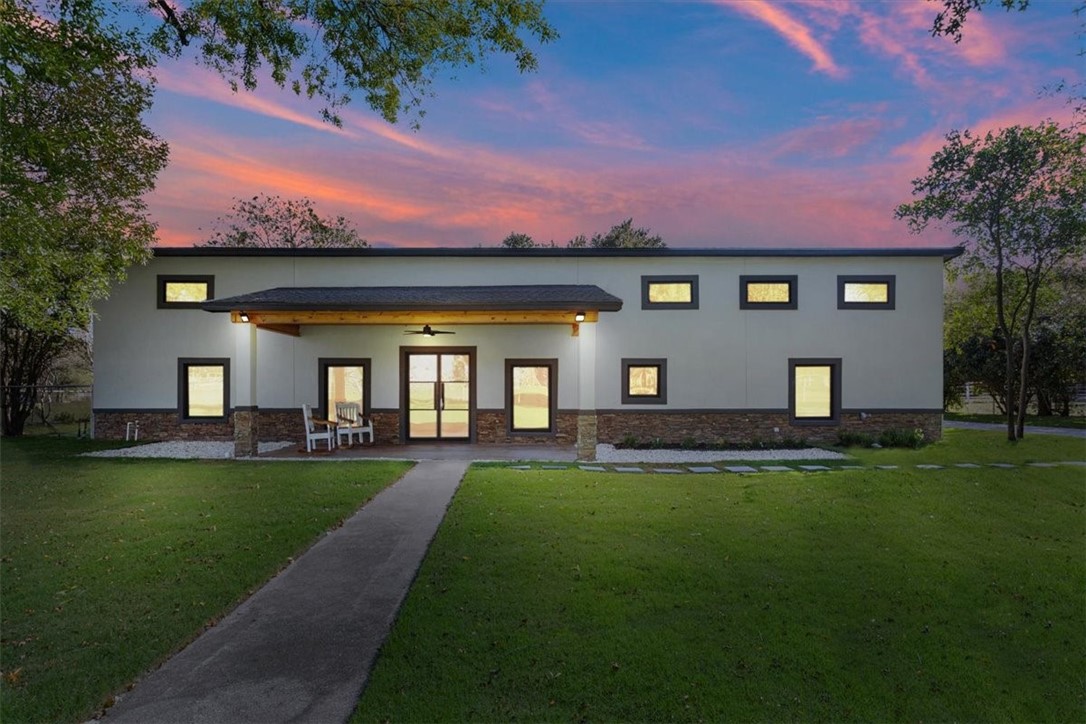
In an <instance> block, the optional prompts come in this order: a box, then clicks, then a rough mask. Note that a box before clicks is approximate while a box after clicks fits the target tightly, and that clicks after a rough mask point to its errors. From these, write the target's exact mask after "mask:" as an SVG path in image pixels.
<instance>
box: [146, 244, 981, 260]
mask: <svg viewBox="0 0 1086 724" xmlns="http://www.w3.org/2000/svg"><path fill="white" fill-rule="evenodd" d="M153 251H154V255H155V256H156V257H287V258H290V257H359V258H366V257H370V258H373V257H401V258H412V257H445V258H448V257H474V258H480V257H489V258H500V259H551V258H569V259H577V258H612V259H614V258H629V257H634V258H637V257H673V258H684V257H931V256H938V257H942V258H943V260H944V261H950V260H951V259H954V258H955V257H958V256H960V255H961V254H962V252H963V251H964V249H963V248H962V247H960V246H950V247H896V248H895V247H882V248H877V249H868V248H860V247H850V248H833V249H811V248H796V249H689V248H684V249H565V248H551V247H545V248H541V249H502V248H472V249H463V248H442V247H427V248H411V249H399V248H365V249H341V248H336V249H279V248H276V249H265V248H258V249H254V248H237V247H218V246H215V247H211V246H203V247H195V246H186V247H155V248H154V250H153Z"/></svg>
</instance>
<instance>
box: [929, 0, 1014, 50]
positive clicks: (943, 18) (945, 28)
mask: <svg viewBox="0 0 1086 724" xmlns="http://www.w3.org/2000/svg"><path fill="white" fill-rule="evenodd" d="M1029 1H1030V0H998V2H999V4H1000V5H1002V6H1003V8H1004V9H1006V10H1007V11H1010V10H1015V9H1017V10H1018V11H1019V12H1021V11H1022V10H1025V9H1026V8H1028V7H1029ZM991 4H992V0H943V9H942V10H941V11H939V14H938V15H936V16H935V22H934V23H933V24H932V26H931V34H932V35H945V36H947V37H949V38H953V39H954V42H955V43H960V42H961V41H962V28H963V27H965V21H966V19H967V18H968V17H969V14H970V13H971V12H973V11H975V10H976V11H979V10H980V9H981V8H982V7H984V6H985V5H991Z"/></svg>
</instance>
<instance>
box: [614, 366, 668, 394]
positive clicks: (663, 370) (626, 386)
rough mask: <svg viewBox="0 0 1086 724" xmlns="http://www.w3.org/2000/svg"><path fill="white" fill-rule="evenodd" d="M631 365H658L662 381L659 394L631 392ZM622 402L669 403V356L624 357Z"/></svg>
mask: <svg viewBox="0 0 1086 724" xmlns="http://www.w3.org/2000/svg"><path fill="white" fill-rule="evenodd" d="M631 367H657V368H658V369H659V371H658V372H657V379H658V380H659V382H660V389H659V394H657V395H631V394H630V368H631ZM621 385H622V404H623V405H666V404H667V358H666V357H661V358H652V359H640V358H633V357H624V358H623V359H622V378H621Z"/></svg>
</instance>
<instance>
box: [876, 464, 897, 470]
mask: <svg viewBox="0 0 1086 724" xmlns="http://www.w3.org/2000/svg"><path fill="white" fill-rule="evenodd" d="M875 469H876V470H897V465H876V466H875Z"/></svg>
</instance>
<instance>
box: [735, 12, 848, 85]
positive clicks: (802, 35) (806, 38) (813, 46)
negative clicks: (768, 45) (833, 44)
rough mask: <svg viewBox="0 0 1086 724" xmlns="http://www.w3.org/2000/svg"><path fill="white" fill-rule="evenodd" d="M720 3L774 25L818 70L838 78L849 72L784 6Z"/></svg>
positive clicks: (773, 27)
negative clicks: (782, 7)
mask: <svg viewBox="0 0 1086 724" xmlns="http://www.w3.org/2000/svg"><path fill="white" fill-rule="evenodd" d="M716 3H717V4H719V5H723V6H726V7H729V8H731V9H732V10H735V11H737V12H740V13H742V14H744V15H747V16H748V17H751V18H754V19H755V20H758V21H759V22H762V23H764V24H766V25H768V26H769V27H771V28H772V29H773V30H775V31H776V32H777V34H778V35H780V36H781V37H783V38H784V40H785V41H786V42H787V43H788V44H789V45H791V46H792V47H793V48H795V49H796V50H798V51H799V52H800V53H802V54H803V55H806V56H807V57H808V58H810V59H811V61H812V62H813V63H814V69H815V70H816V71H819V72H821V73H826V74H827V75H829V76H831V77H834V78H841V77H843V76H844V75H845V71H844V69H843V68H841V67H840V66H839V65H837V63H836V62H835V61H834V59H833V57H832V56H831V55H830V53H829V51H828V50H826V48H825V47H824V46H823V45H822V44H821V43H820V42H818V41H817V40H815V37H814V34H813V33H812V32H811V29H810V28H809V27H807V26H806V25H804V24H803V23H801V22H800V21H798V20H796V19H795V18H794V17H793V16H792V15H790V14H788V13H787V12H785V11H784V10H782V9H781V8H780V6H778V5H773V4H771V3H769V2H766V1H765V0H716Z"/></svg>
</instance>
